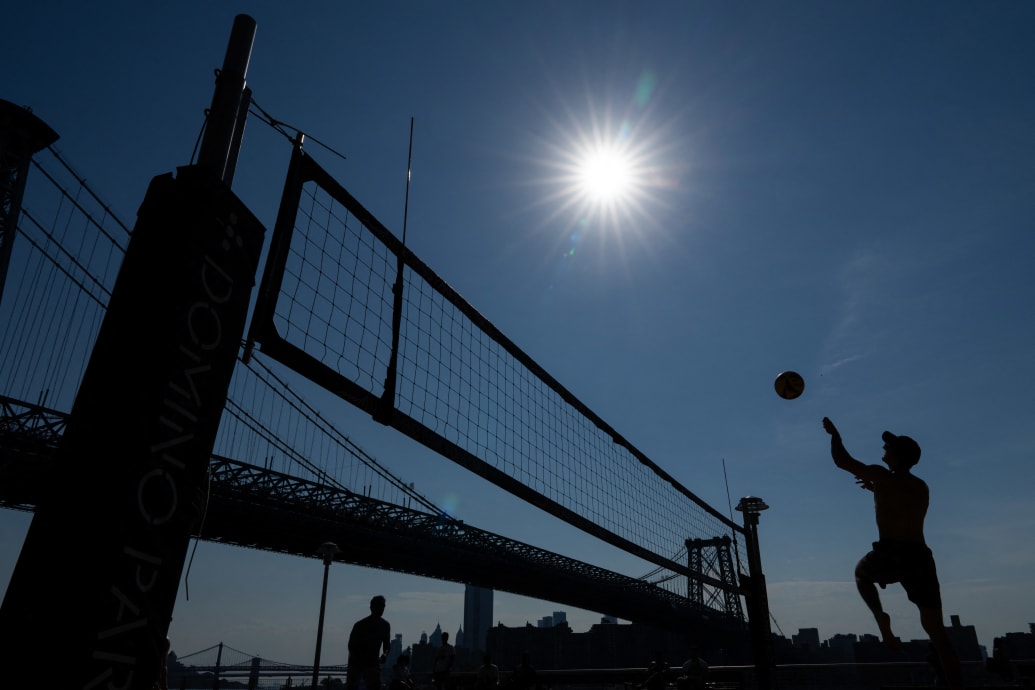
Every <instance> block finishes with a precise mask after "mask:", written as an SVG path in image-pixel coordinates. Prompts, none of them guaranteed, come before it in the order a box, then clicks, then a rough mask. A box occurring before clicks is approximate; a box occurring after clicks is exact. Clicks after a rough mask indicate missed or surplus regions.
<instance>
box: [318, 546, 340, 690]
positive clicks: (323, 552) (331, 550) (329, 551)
mask: <svg viewBox="0 0 1035 690" xmlns="http://www.w3.org/2000/svg"><path fill="white" fill-rule="evenodd" d="M340 552H341V549H339V548H338V545H337V544H335V543H334V542H332V541H325V542H324V543H322V544H320V548H318V549H317V550H316V553H317V554H319V555H320V556H321V557H322V558H323V591H322V592H321V594H320V622H319V623H318V624H317V626H316V659H314V660H313V683H312V688H313V690H316V683H317V682H318V681H319V676H320V647H321V645H323V610H324V606H326V604H327V572H328V571H329V570H330V569H331V561H333V560H334V555H335V554H337V553H340Z"/></svg>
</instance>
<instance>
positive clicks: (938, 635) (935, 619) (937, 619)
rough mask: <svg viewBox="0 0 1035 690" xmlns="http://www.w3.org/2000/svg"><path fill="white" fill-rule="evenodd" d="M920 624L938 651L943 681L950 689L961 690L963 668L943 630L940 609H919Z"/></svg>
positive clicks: (943, 625)
mask: <svg viewBox="0 0 1035 690" xmlns="http://www.w3.org/2000/svg"><path fill="white" fill-rule="evenodd" d="M920 624H921V625H923V626H924V631H925V632H926V633H927V636H928V637H929V638H930V639H931V644H933V645H934V649H935V651H937V652H938V663H940V664H941V666H942V673H943V674H945V682H946V684H947V685H948V686H949V688H950V690H962V688H963V669H962V668H961V666H960V658H959V656H958V655H957V654H956V649H955V648H954V647H953V646H952V641H951V640H950V639H949V634H948V633H947V632H945V624H944V623H943V618H942V610H941V609H920Z"/></svg>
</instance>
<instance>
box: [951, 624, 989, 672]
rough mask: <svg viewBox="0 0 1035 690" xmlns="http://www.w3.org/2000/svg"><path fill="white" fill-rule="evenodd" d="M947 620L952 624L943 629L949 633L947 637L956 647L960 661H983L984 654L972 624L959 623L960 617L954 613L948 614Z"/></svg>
mask: <svg viewBox="0 0 1035 690" xmlns="http://www.w3.org/2000/svg"><path fill="white" fill-rule="evenodd" d="M949 620H950V621H952V625H951V626H949V627H948V628H946V629H945V631H946V632H947V633H949V639H950V640H952V645H953V647H955V648H956V653H957V654H959V656H960V661H983V660H984V659H983V657H984V655H983V654H982V653H981V645H980V644H978V637H977V631H976V630H975V629H974V626H973V625H960V617H959V616H957V615H955V614H954V615H952V616H949Z"/></svg>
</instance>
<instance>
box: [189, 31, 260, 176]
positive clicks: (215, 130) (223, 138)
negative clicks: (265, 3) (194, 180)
mask: <svg viewBox="0 0 1035 690" xmlns="http://www.w3.org/2000/svg"><path fill="white" fill-rule="evenodd" d="M254 42H255V20H254V19H252V18H251V17H249V16H248V15H246V14H239V15H237V16H236V17H234V26H233V28H232V29H231V31H230V40H229V41H228V42H227V46H226V56H225V57H224V58H223V69H221V70H220V71H219V75H218V76H217V77H216V90H215V93H214V94H213V95H212V106H211V108H209V114H208V122H207V124H206V125H205V136H204V138H203V139H202V141H201V150H200V151H199V152H198V165H202V166H205V167H207V168H209V169H210V170H212V171H213V172H214V173H216V175H217V176H218V177H219V179H221V180H223V182H225V183H227V184H228V185H229V184H230V180H231V179H233V176H234V168H235V167H236V166H237V149H239V147H240V136H241V134H242V133H243V129H244V117H243V114H242V113H241V110H242V106H243V109H244V111H245V113H247V109H248V104H249V101H250V99H249V98H246V97H245V88H246V87H245V77H246V76H247V74H248V63H249V61H250V60H251V57H252V44H253V43H254ZM239 123H240V124H239ZM235 132H236V134H235Z"/></svg>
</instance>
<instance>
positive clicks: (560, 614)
mask: <svg viewBox="0 0 1035 690" xmlns="http://www.w3.org/2000/svg"><path fill="white" fill-rule="evenodd" d="M561 623H564V624H565V625H567V623H568V614H567V613H566V612H565V611H554V612H553V613H551V614H550V615H549V616H543V617H542V618H540V619H539V622H538V624H537V625H538V627H540V628H552V627H554V626H557V625H560V624H561Z"/></svg>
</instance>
